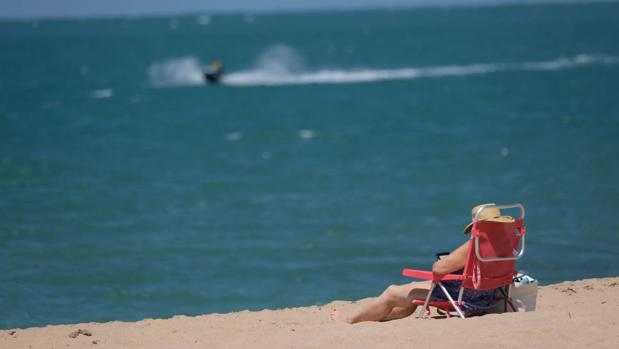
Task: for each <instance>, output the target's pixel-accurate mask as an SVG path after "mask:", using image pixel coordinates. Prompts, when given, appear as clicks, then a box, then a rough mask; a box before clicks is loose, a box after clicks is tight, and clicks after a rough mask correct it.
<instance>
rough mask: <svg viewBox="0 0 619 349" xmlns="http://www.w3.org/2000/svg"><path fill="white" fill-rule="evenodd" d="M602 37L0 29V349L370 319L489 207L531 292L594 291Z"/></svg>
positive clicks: (607, 93) (576, 21) (582, 32)
mask: <svg viewBox="0 0 619 349" xmlns="http://www.w3.org/2000/svg"><path fill="white" fill-rule="evenodd" d="M618 18H619V5H618V4H597V5H552V6H503V7H478V8H453V9H450V8H441V9H431V8H427V9H408V10H406V9H405V10H374V11H355V12H344V11H341V12H332V13H327V12H325V13H306V14H303V13H297V14H277V15H266V14H258V15H242V14H239V15H214V16H210V17H208V16H200V15H199V14H196V15H192V16H180V17H169V18H154V19H149V18H132V19H100V20H99V19H96V20H95V19H90V20H42V21H38V22H30V21H25V22H2V23H0V43H1V47H2V54H0V67H2V68H0V327H2V328H11V327H23V326H42V325H46V324H56V323H75V322H84V321H108V320H138V319H142V318H146V317H168V316H172V315H175V314H188V315H191V314H204V313H210V312H229V311H237V310H242V309H262V308H280V307H291V306H305V305H313V304H322V303H326V302H329V301H331V300H334V299H358V298H362V297H368V296H371V295H375V294H377V293H379V292H380V291H381V290H382V289H383V288H384V287H385V286H386V285H388V284H391V283H403V282H407V281H408V280H407V279H405V278H404V277H402V276H400V271H401V269H402V268H403V267H418V268H429V267H430V265H431V263H432V261H433V259H434V257H433V254H434V253H435V252H439V251H444V250H450V249H451V248H453V247H455V246H457V245H459V244H460V243H461V242H462V241H463V240H464V236H463V235H462V233H461V229H462V227H464V226H465V225H466V223H467V222H468V220H469V219H470V214H469V212H470V208H471V207H472V206H474V205H475V204H478V203H482V202H489V201H494V202H497V203H512V202H522V203H523V204H524V205H525V206H526V208H527V225H528V240H527V243H528V245H527V252H526V255H525V258H524V260H523V261H522V262H521V263H520V265H519V266H520V268H521V269H523V270H526V271H528V272H529V273H531V274H532V275H533V276H535V277H537V278H539V279H540V281H541V282H542V283H543V284H548V283H554V282H558V281H561V280H571V279H578V278H586V277H601V276H610V275H614V276H616V275H617V267H618V266H619V253H617V247H618V246H619V234H617V232H618V231H619V223H617V221H618V220H617V211H618V208H619V187H618V185H617V178H618V175H619V157H618V156H617V155H618V154H619V137H618V136H619V94H618V92H617V91H619V41H617V39H616V37H617V36H616V33H618V32H619V21H618V20H617V19H618ZM215 57H219V58H221V59H223V61H224V64H225V67H226V72H227V73H228V74H227V75H226V79H225V80H224V81H223V84H222V85H221V86H205V85H203V84H202V83H201V81H200V70H201V69H202V67H204V66H206V65H207V64H208V62H209V60H210V59H212V58H215Z"/></svg>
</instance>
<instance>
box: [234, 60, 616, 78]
mask: <svg viewBox="0 0 619 349" xmlns="http://www.w3.org/2000/svg"><path fill="white" fill-rule="evenodd" d="M270 58H271V59H272V60H270V61H267V63H268V64H262V63H263V61H264V59H263V60H262V62H259V64H258V65H257V66H256V67H255V68H253V69H250V70H246V71H240V72H236V73H231V74H229V75H227V76H226V77H225V78H224V80H223V83H224V84H227V85H232V86H256V85H271V86H272V85H304V84H348V83H363V82H372V81H381V80H410V79H417V78H438V77H447V76H471V75H483V74H491V73H497V72H514V71H553V70H562V69H570V68H577V67H579V66H585V65H612V64H618V63H619V57H615V56H606V55H593V54H579V55H576V56H572V57H560V58H557V59H553V60H548V61H537V62H521V63H480V64H467V65H446V66H430V67H409V68H399V69H350V70H342V69H322V70H316V71H298V69H297V71H293V70H287V69H286V67H287V66H286V64H285V60H282V61H278V60H277V57H276V56H270ZM273 66H275V67H277V69H272V68H271V67H273Z"/></svg>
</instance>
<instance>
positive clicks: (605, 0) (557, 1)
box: [0, 0, 619, 22]
mask: <svg viewBox="0 0 619 349" xmlns="http://www.w3.org/2000/svg"><path fill="white" fill-rule="evenodd" d="M613 3H614V4H619V0H584V1H581V0H540V1H534V0H506V1H501V2H495V3H487V2H475V1H474V2H470V3H453V2H451V1H447V2H427V3H419V4H365V5H364V4H361V5H352V6H351V5H349V6H337V5H336V6H333V7H331V6H323V7H311V6H309V7H285V8H264V9H243V8H231V9H211V10H207V9H204V10H200V9H195V10H186V11H185V10H181V11H165V10H162V11H153V12H149V13H102V14H66V15H64V14H63V15H56V14H51V15H41V16H36V15H32V16H30V15H28V16H24V15H3V14H0V22H33V21H37V22H38V21H44V20H48V21H58V20H111V19H156V18H169V17H190V16H196V15H208V16H233V15H286V14H306V13H307V14H312V13H330V12H345V11H372V10H377V11H389V10H402V9H404V10H418V9H451V8H456V9H465V8H486V7H488V8H491V7H537V6H556V5H578V6H583V5H600V4H613Z"/></svg>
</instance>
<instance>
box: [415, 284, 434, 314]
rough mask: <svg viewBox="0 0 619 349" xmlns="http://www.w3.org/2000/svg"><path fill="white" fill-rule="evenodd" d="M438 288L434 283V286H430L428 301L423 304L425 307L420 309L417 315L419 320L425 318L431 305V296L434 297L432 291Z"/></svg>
mask: <svg viewBox="0 0 619 349" xmlns="http://www.w3.org/2000/svg"><path fill="white" fill-rule="evenodd" d="M435 286H436V284H435V283H434V282H433V283H432V286H430V291H428V295H427V296H426V300H425V302H424V303H423V307H422V308H421V309H419V312H418V314H417V318H418V319H419V318H425V314H424V313H425V311H426V309H427V308H428V303H430V296H431V295H432V291H434V287H435Z"/></svg>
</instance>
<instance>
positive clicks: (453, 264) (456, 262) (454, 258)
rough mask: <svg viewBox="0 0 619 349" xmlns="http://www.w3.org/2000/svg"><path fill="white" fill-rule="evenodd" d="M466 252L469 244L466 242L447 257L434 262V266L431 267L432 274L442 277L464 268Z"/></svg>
mask: <svg viewBox="0 0 619 349" xmlns="http://www.w3.org/2000/svg"><path fill="white" fill-rule="evenodd" d="M468 252H469V242H468V241H466V242H465V243H463V244H462V245H461V246H460V247H458V248H456V249H455V250H453V251H452V252H451V253H450V254H449V255H448V256H447V257H445V258H443V259H440V260H438V261H436V262H434V265H432V272H433V273H436V274H439V275H443V274H449V273H453V272H454V271H457V270H460V269H462V268H464V263H466V255H467V254H468Z"/></svg>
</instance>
